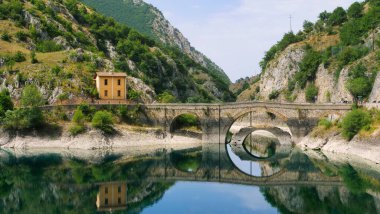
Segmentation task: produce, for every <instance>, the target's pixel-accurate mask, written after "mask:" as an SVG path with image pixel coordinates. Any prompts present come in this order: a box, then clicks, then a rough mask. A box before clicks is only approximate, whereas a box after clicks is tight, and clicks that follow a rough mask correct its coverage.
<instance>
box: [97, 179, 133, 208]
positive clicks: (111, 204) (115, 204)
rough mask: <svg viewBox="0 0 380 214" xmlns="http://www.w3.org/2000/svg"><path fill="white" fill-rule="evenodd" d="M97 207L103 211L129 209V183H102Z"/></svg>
mask: <svg viewBox="0 0 380 214" xmlns="http://www.w3.org/2000/svg"><path fill="white" fill-rule="evenodd" d="M96 207H97V208H98V211H102V212H104V211H115V210H125V209H127V184H126V183H122V182H109V183H102V184H100V185H99V192H98V194H97V197H96Z"/></svg>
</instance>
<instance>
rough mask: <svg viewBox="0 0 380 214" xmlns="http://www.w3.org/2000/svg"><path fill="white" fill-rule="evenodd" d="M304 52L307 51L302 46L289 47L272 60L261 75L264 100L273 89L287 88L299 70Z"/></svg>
mask: <svg viewBox="0 0 380 214" xmlns="http://www.w3.org/2000/svg"><path fill="white" fill-rule="evenodd" d="M304 54H305V51H304V50H303V49H302V48H293V47H288V48H287V49H286V50H285V51H284V52H283V53H281V55H280V56H278V58H277V60H275V61H272V63H271V64H270V65H269V67H268V69H267V70H266V71H265V72H264V73H263V74H262V77H261V83H260V97H261V98H262V99H263V100H269V98H268V97H269V94H270V93H272V91H275V90H277V91H281V90H285V89H287V87H288V81H289V80H290V79H291V78H293V76H294V74H295V73H296V72H298V71H299V67H298V64H299V63H300V62H301V60H302V58H303V56H304Z"/></svg>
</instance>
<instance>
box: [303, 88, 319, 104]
mask: <svg viewBox="0 0 380 214" xmlns="http://www.w3.org/2000/svg"><path fill="white" fill-rule="evenodd" d="M318 91H319V89H318V88H317V87H316V86H315V85H314V84H311V85H309V86H307V88H306V92H305V96H306V101H307V102H315V100H316V96H318Z"/></svg>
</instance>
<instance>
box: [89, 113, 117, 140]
mask: <svg viewBox="0 0 380 214" xmlns="http://www.w3.org/2000/svg"><path fill="white" fill-rule="evenodd" d="M91 123H92V127H94V128H97V129H100V130H102V131H103V132H105V133H108V134H110V133H113V132H114V131H115V130H114V128H113V124H114V121H113V117H112V114H111V113H110V112H108V111H97V112H96V113H95V115H94V117H93V118H92V121H91Z"/></svg>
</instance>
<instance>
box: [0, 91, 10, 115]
mask: <svg viewBox="0 0 380 214" xmlns="http://www.w3.org/2000/svg"><path fill="white" fill-rule="evenodd" d="M8 110H13V102H12V99H11V96H10V95H9V92H8V90H2V91H1V92H0V118H2V117H4V116H5V112H7V111H8Z"/></svg>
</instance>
